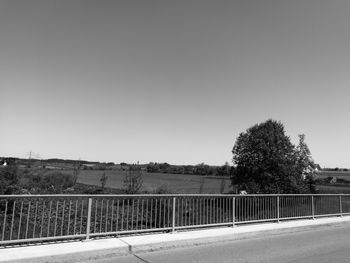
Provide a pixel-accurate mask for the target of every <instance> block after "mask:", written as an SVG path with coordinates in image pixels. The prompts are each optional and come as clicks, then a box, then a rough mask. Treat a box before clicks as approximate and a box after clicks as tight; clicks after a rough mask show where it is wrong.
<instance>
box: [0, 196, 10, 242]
mask: <svg viewBox="0 0 350 263" xmlns="http://www.w3.org/2000/svg"><path fill="white" fill-rule="evenodd" d="M7 204H8V201H7V200H6V203H5V213H4V223H3V226H2V236H1V241H4V236H5V228H6V220H7V218H6V217H7Z"/></svg>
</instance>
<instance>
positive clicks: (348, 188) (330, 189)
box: [316, 185, 350, 194]
mask: <svg viewBox="0 0 350 263" xmlns="http://www.w3.org/2000/svg"><path fill="white" fill-rule="evenodd" d="M316 188H317V189H318V190H319V192H320V193H322V194H323V193H327V194H350V185H317V186H316Z"/></svg>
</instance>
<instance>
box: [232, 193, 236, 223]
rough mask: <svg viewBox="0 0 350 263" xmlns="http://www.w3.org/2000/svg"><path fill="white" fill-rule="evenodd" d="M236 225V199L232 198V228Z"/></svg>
mask: <svg viewBox="0 0 350 263" xmlns="http://www.w3.org/2000/svg"><path fill="white" fill-rule="evenodd" d="M235 224H236V197H233V198H232V227H235Z"/></svg>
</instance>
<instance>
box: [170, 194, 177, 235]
mask: <svg viewBox="0 0 350 263" xmlns="http://www.w3.org/2000/svg"><path fill="white" fill-rule="evenodd" d="M175 213H176V197H175V196H174V197H173V218H172V223H171V226H172V229H171V232H172V233H174V232H175Z"/></svg>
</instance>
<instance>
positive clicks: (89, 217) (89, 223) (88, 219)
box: [86, 198, 92, 239]
mask: <svg viewBox="0 0 350 263" xmlns="http://www.w3.org/2000/svg"><path fill="white" fill-rule="evenodd" d="M91 207H92V199H91V198H89V202H88V214H87V225H86V239H89V238H90V225H91Z"/></svg>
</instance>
